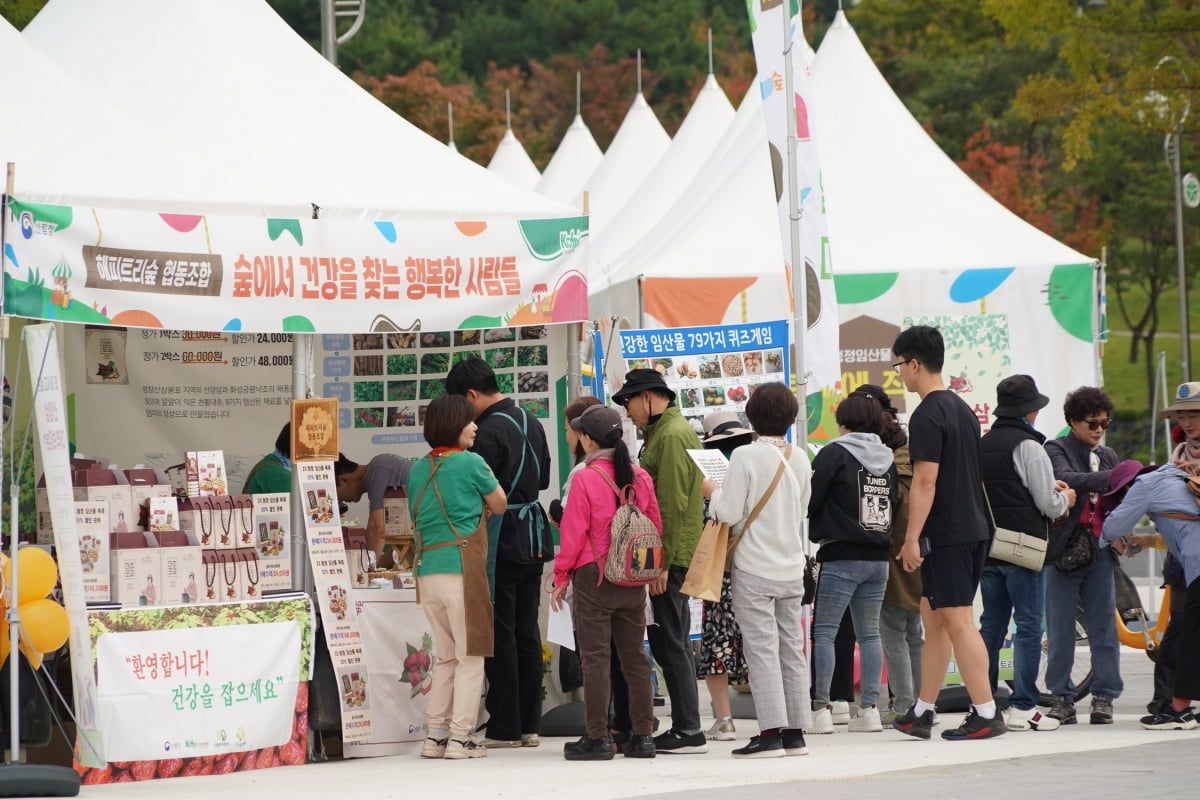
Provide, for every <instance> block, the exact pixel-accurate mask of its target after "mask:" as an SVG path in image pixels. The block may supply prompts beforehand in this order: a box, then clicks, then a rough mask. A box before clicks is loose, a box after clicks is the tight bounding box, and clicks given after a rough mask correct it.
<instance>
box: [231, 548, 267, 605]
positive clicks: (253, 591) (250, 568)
mask: <svg viewBox="0 0 1200 800" xmlns="http://www.w3.org/2000/svg"><path fill="white" fill-rule="evenodd" d="M233 552H234V554H235V557H236V558H237V562H238V588H239V589H240V590H241V594H242V599H243V600H257V599H258V598H260V597H262V592H263V589H262V574H261V573H260V571H259V562H258V551H257V550H255V549H254V548H253V547H239V548H237V549H236V550H234V551H233Z"/></svg>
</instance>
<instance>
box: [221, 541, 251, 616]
mask: <svg viewBox="0 0 1200 800" xmlns="http://www.w3.org/2000/svg"><path fill="white" fill-rule="evenodd" d="M216 552H217V580H216V588H217V602H219V603H223V602H226V601H228V600H242V599H244V598H243V597H242V587H243V585H244V584H245V578H244V577H243V576H244V575H245V568H244V567H243V566H242V565H241V560H240V559H239V558H238V554H237V551H236V550H217V551H216Z"/></svg>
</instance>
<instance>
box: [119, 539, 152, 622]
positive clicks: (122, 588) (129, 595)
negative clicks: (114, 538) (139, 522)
mask: <svg viewBox="0 0 1200 800" xmlns="http://www.w3.org/2000/svg"><path fill="white" fill-rule="evenodd" d="M130 535H133V534H130ZM118 543H122V542H118ZM142 544H143V546H142V547H131V548H127V547H122V548H118V547H116V546H114V548H113V551H112V587H113V597H112V600H113V602H115V603H120V604H121V605H123V606H156V605H160V604H161V600H162V556H161V551H160V550H159V548H157V547H147V546H145V545H146V542H145V541H144V540H143V542H142Z"/></svg>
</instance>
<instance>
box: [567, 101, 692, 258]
mask: <svg viewBox="0 0 1200 800" xmlns="http://www.w3.org/2000/svg"><path fill="white" fill-rule="evenodd" d="M670 143H671V137H670V136H668V135H667V132H666V130H665V129H664V128H663V126H662V123H661V122H659V121H658V117H656V116H655V115H654V110H653V109H651V108H650V104H649V103H647V102H646V98H645V97H644V96H643V95H642V94H641V93H639V94H638V95H637V97H635V98H634V99H633V105H632V106H630V108H629V111H628V113H626V114H625V119H624V120H622V121H621V127H620V128H618V129H617V135H616V136H614V137H613V140H612V144H611V145H609V147H608V152H607V153H605V154H604V160H603V161H602V162H601V163H600V166H599V167H597V168H596V171H595V172H594V173H592V175H591V177H590V178H588V179H587V181H586V182H585V183H584V186H583V189H584V191H586V192H588V193H589V203H588V213H589V214H591V219H590V221H589V224H588V229H589V231H590V232H591V235H592V238H593V241H595V238H596V234H597V232H598V231H601V230H603V229H604V226H605V224H607V223H608V222H609V221H611V220H612V219H614V218H615V217H616V216H617V214H618V213H619V212H620V211H621V208H622V207H623V206H624V205H625V203H627V202H628V201H629V198H630V197H631V196H632V195H633V193H634V191H635V190H636V189H637V188H638V186H640V185H641V183H642V181H643V180H644V179H645V177H646V175H647V174H649V173H650V171H651V170H653V169H654V165H655V164H657V163H658V160H659V159H660V158H662V154H663V153H664V152H666V150H667V146H668V145H669V144H670ZM582 204H583V198H582V197H579V198H577V200H576V203H575V205H576V206H577V207H580V206H582Z"/></svg>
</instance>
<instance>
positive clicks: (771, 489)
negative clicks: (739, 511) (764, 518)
mask: <svg viewBox="0 0 1200 800" xmlns="http://www.w3.org/2000/svg"><path fill="white" fill-rule="evenodd" d="M789 447H790V445H789ZM786 467H787V464H786V463H784V464H780V465H779V468H778V469H777V470H775V477H774V478H771V485H770V486H768V487H767V491H766V492H764V493H763V496H762V497H760V498H759V499H758V503H756V504H755V506H754V508H753V509H752V510H751V511H750V516H748V517H746V521H745V523H743V524H742V532H743V533H745V532H746V531H748V530H749V529H750V525H751V523H753V522H754V520H755V519H757V518H758V513H759V512H760V511H762V510H763V506H765V505H766V504H767V501H768V500H770V499H771V495H773V494H775V487H776V486H778V485H779V479H780V478H782V477H783V470H784V469H785V468H786Z"/></svg>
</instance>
